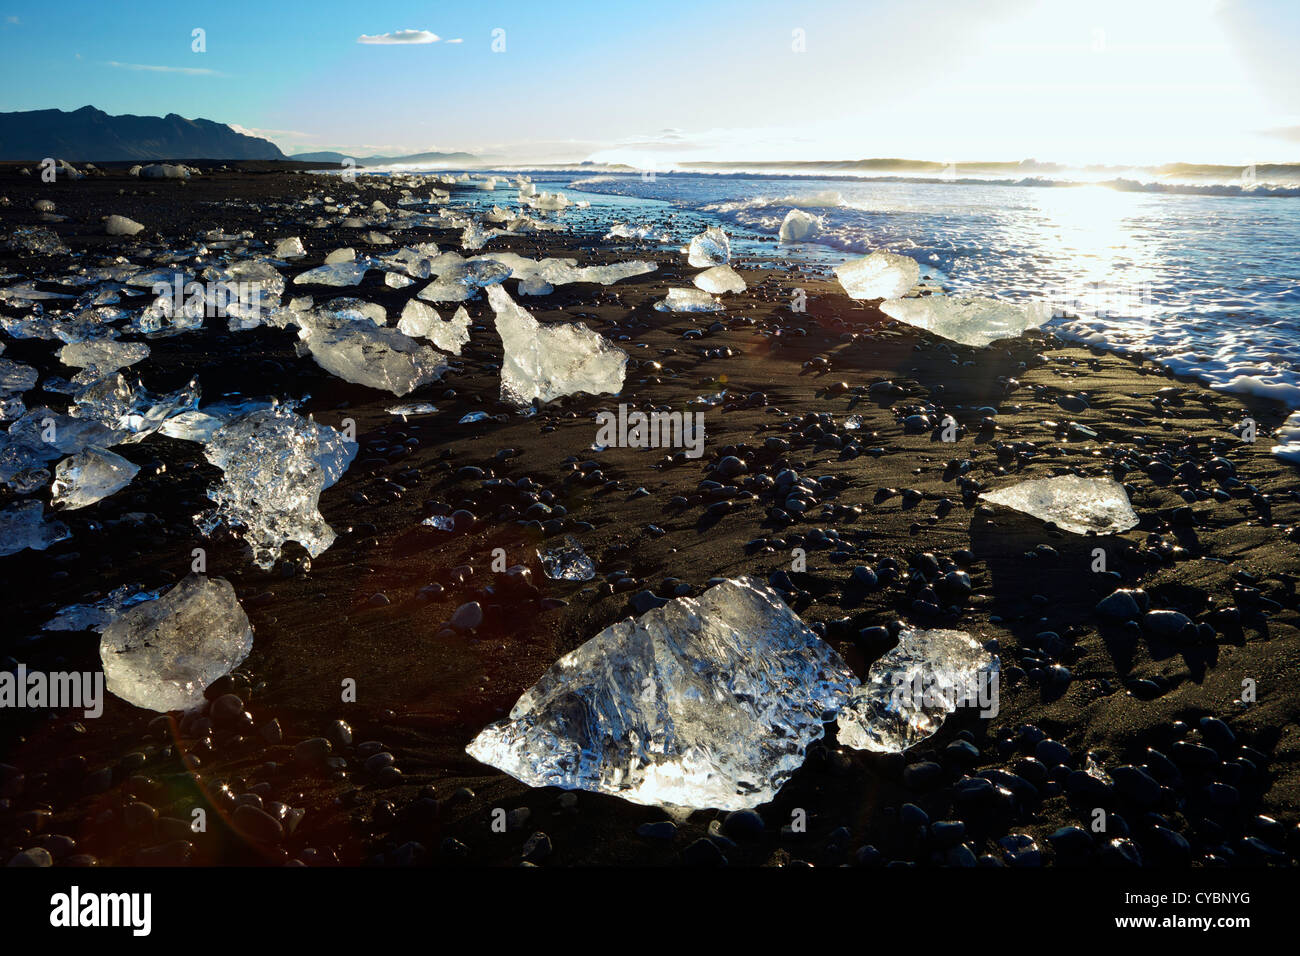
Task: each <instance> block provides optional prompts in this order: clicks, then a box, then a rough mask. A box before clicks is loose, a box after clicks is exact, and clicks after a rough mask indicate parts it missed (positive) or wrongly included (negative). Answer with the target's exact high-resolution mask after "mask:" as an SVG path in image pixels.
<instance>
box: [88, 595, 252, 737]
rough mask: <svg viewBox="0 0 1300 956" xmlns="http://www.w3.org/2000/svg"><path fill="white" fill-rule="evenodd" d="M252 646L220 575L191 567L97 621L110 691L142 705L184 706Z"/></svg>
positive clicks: (235, 602) (241, 614) (249, 632)
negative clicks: (151, 595)
mask: <svg viewBox="0 0 1300 956" xmlns="http://www.w3.org/2000/svg"><path fill="white" fill-rule="evenodd" d="M252 649H253V628H252V626H251V625H250V624H249V623H248V615H247V614H245V613H244V608H243V607H242V606H241V605H240V603H239V598H237V597H236V596H235V589H234V588H233V587H232V586H231V584H230V582H229V581H227V580H226V579H225V578H208V577H206V576H204V575H201V574H191V575H189V576H188V577H186V578H185V579H183V580H182V581H181V582H180V583H179V584H177V585H176V586H175V587H174V588H172V589H171V590H170V591H168V592H167V593H166V594H164V595H162V596H161V597H160V598H158V599H157V600H156V601H148V602H145V603H143V604H138V605H136V606H135V607H132V608H129V609H127V610H125V611H123V612H122V613H120V614H118V615H117V616H116V617H114V618H113V620H112V621H111V622H110V623H109V625H108V626H107V627H105V628H104V631H103V633H102V635H101V636H100V640H99V659H100V661H101V662H102V663H103V665H104V682H105V686H106V687H107V688H108V690H109V692H110V693H112V694H115V695H116V696H118V697H120V698H122V700H124V701H126V702H127V703H128V704H134V705H135V706H136V707H143V708H145V709H146V710H156V711H162V712H165V711H169V710H188V709H190V708H191V707H197V706H198V705H200V704H202V703H203V691H204V689H205V688H206V687H207V686H208V685H209V684H211V683H212V682H213V681H215V680H216V679H217V678H219V677H224V676H225V675H226V674H229V673H230V672H231V671H232V670H234V669H235V668H236V667H238V666H239V665H240V664H241V663H243V661H244V658H246V657H248V652H249V651H251V650H252Z"/></svg>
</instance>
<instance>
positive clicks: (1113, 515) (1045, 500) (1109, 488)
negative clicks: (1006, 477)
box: [980, 475, 1138, 534]
mask: <svg viewBox="0 0 1300 956" xmlns="http://www.w3.org/2000/svg"><path fill="white" fill-rule="evenodd" d="M980 497H981V498H982V499H984V500H985V501H987V502H989V503H990V504H995V505H1002V506H1003V507H1005V508H1011V509H1014V510H1015V511H1021V512H1024V513H1025V514H1027V515H1032V516H1033V517H1035V518H1038V519H1039V520H1041V521H1050V522H1052V523H1053V524H1055V525H1056V526H1057V527H1058V528H1061V529H1063V530H1065V531H1072V532H1074V533H1075V534H1087V533H1088V532H1090V531H1091V532H1095V533H1097V534H1117V533H1118V532H1121V531H1127V530H1129V529H1130V528H1133V527H1136V526H1137V523H1138V516H1137V513H1136V512H1135V511H1134V510H1133V506H1132V505H1131V504H1129V500H1128V493H1127V492H1126V491H1125V490H1124V486H1123V485H1121V484H1120V483H1119V482H1118V481H1115V480H1114V479H1111V478H1082V477H1080V476H1078V475H1061V476H1059V477H1056V478H1033V479H1030V480H1029V481H1022V482H1019V483H1018V484H1014V485H1009V486H1008V487H1006V488H1000V489H998V490H997V491H988V492H985V493H984V494H982V495H980Z"/></svg>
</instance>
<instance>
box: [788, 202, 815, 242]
mask: <svg viewBox="0 0 1300 956" xmlns="http://www.w3.org/2000/svg"><path fill="white" fill-rule="evenodd" d="M825 224H826V220H825V219H823V218H822V217H821V216H814V215H813V214H812V213H809V212H804V211H803V210H802V209H791V210H790V211H789V212H788V213H786V214H785V219H783V220H782V221H781V232H780V236H779V238H780V240H781V241H782V242H807V241H808V240H809V239H811V238H812V237H813V236H815V235H817V233H819V232H821V229H822V226H824V225H825Z"/></svg>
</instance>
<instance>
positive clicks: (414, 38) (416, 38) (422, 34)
mask: <svg viewBox="0 0 1300 956" xmlns="http://www.w3.org/2000/svg"><path fill="white" fill-rule="evenodd" d="M438 39H439V37H438V34H436V33H430V32H429V31H428V30H394V31H393V32H392V33H379V34H376V35H374V36H369V35H367V34H365V33H363V34H361V36H359V37H357V42H358V43H377V44H390V43H437V42H438Z"/></svg>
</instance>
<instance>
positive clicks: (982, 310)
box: [880, 295, 1052, 346]
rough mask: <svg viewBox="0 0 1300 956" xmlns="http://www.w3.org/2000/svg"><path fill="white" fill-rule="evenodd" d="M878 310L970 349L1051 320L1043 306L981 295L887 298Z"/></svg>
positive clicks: (1048, 310) (1050, 314) (1049, 314)
mask: <svg viewBox="0 0 1300 956" xmlns="http://www.w3.org/2000/svg"><path fill="white" fill-rule="evenodd" d="M880 311H881V312H883V313H885V315H887V316H889V317H890V318H892V319H897V320H898V321H899V322H906V323H907V324H908V325H914V326H916V327H917V328H919V329H925V330H926V331H927V332H933V333H934V334H936V335H941V336H943V337H944V338H945V339H952V341H954V342H959V343H960V344H962V345H973V346H984V345H988V344H989V343H991V342H996V341H997V340H998V339H1009V338H1014V337H1016V336H1017V335H1020V334H1021V333H1022V332H1025V331H1026V330H1028V329H1036V328H1038V327H1039V326H1040V325H1042V324H1043V323H1044V322H1046V321H1047V320H1048V319H1050V318H1051V317H1052V313H1051V310H1050V308H1047V307H1046V306H1045V305H1044V304H1043V303H1034V304H1031V305H1029V306H1019V305H1013V304H1012V303H1010V302H1001V301H999V300H997V299H989V298H986V297H984V296H964V297H955V296H946V295H925V296H919V297H917V298H914V299H886V300H885V301H884V302H882V303H880Z"/></svg>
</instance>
